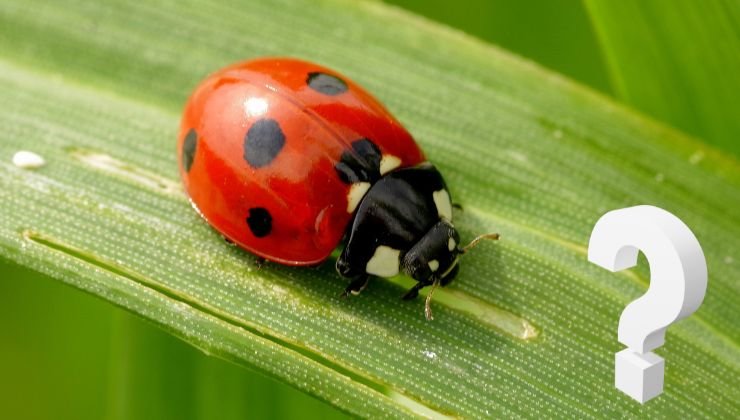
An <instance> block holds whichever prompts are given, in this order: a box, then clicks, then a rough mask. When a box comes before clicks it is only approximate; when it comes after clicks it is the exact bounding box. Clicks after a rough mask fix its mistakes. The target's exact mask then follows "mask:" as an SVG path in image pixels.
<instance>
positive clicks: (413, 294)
mask: <svg viewBox="0 0 740 420" xmlns="http://www.w3.org/2000/svg"><path fill="white" fill-rule="evenodd" d="M426 286H429V285H428V284H426V283H422V282H418V283H416V285H415V286H414V287H412V288H410V289H409V291H408V292H406V294H405V295H403V297H402V298H401V299H403V300H411V299H415V298H416V297H417V296H419V290H421V289H423V288H424V287H426Z"/></svg>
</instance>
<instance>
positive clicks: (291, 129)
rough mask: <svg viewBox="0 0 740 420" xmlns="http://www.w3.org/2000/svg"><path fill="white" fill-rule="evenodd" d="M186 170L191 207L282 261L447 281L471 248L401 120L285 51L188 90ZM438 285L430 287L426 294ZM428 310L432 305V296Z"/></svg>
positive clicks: (421, 282)
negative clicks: (330, 261)
mask: <svg viewBox="0 0 740 420" xmlns="http://www.w3.org/2000/svg"><path fill="white" fill-rule="evenodd" d="M178 155H179V157H180V174H181V176H182V179H183V182H184V184H185V189H186V191H187V193H188V194H189V196H190V199H191V202H192V204H193V206H194V207H195V208H196V210H197V211H198V212H199V213H200V214H201V215H202V216H203V218H205V219H206V220H207V221H208V223H210V224H211V226H213V227H214V228H215V229H216V230H217V231H218V232H220V233H221V234H222V235H224V236H225V237H226V238H227V239H228V240H230V241H232V242H234V243H236V244H237V245H239V246H240V247H242V248H244V249H246V250H248V251H250V252H252V253H254V254H256V255H258V256H260V257H263V258H265V259H267V260H270V261H275V262H278V263H281V264H286V265H295V266H308V265H316V264H318V263H320V262H322V261H324V260H325V259H327V258H328V257H329V255H330V254H331V252H332V251H333V250H334V249H335V248H336V247H337V245H338V244H339V243H340V241H341V240H342V238H343V237H345V234H346V245H345V247H344V250H343V252H342V254H341V256H340V257H339V259H338V260H337V262H336V267H337V271H338V272H339V274H340V275H342V276H344V277H348V278H350V279H352V281H351V283H350V285H349V286H348V287H347V289H346V290H345V292H344V295H345V296H346V295H347V294H349V293H353V294H357V293H359V292H360V291H361V290H362V289H363V288H364V287H365V286H366V285H367V282H368V279H369V276H371V275H375V276H381V277H391V276H394V275H396V274H398V273H399V272H404V273H406V274H407V275H409V276H411V277H412V278H414V279H415V280H416V281H417V282H418V283H417V284H416V286H414V287H413V288H412V289H411V290H409V291H408V293H407V294H406V295H405V296H404V298H405V299H411V298H414V297H416V296H417V295H418V291H419V290H420V289H421V288H423V287H425V286H429V285H433V284H442V285H445V284H447V283H449V282H450V281H451V280H452V279H453V278H454V277H455V275H456V274H457V271H458V256H459V255H460V254H461V253H463V252H464V251H465V249H466V248H467V247H465V248H461V247H460V246H459V243H460V238H459V235H458V233H457V231H456V230H455V228H454V227H453V225H452V205H451V202H450V195H449V193H448V191H447V188H446V187H445V183H444V180H443V179H442V176H441V175H440V174H439V172H438V171H437V169H435V167H434V166H432V165H431V164H430V163H428V162H426V160H425V157H424V154H423V152H422V151H421V149H420V148H419V146H418V145H417V144H416V143H415V142H414V139H413V138H412V137H411V135H410V134H409V133H408V132H407V131H406V130H405V129H404V128H403V127H402V126H401V124H400V123H399V122H398V121H397V120H396V119H395V118H394V117H393V116H392V115H391V114H390V113H389V112H388V111H387V110H386V109H385V108H384V107H383V105H381V104H380V103H379V102H378V101H377V100H376V99H375V98H373V97H372V96H371V95H370V94H369V93H367V92H366V91H365V90H363V89H362V88H361V87H360V86H358V85H357V84H355V83H353V82H352V81H350V80H349V79H347V78H346V77H344V76H341V75H340V74H338V73H337V72H335V71H332V70H330V69H327V68H325V67H321V66H319V65H316V64H313V63H309V62H306V61H300V60H296V59H288V58H264V59H256V60H251V61H244V62H241V63H237V64H234V65H232V66H230V67H227V68H225V69H223V70H221V71H219V72H217V73H215V74H213V75H211V76H210V77H208V78H207V79H206V80H204V81H203V82H202V83H201V84H200V85H199V86H198V87H197V88H196V90H195V92H194V93H193V94H192V96H191V97H190V99H189V100H188V102H187V104H186V106H185V111H184V115H183V118H182V123H181V127H180V137H179V142H178ZM430 295H431V294H430ZM427 316H428V317H430V316H431V315H430V313H429V311H428V303H427Z"/></svg>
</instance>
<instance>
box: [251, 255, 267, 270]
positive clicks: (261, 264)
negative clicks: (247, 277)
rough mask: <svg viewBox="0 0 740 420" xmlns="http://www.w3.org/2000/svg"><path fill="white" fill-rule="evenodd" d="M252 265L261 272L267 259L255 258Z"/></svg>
mask: <svg viewBox="0 0 740 420" xmlns="http://www.w3.org/2000/svg"><path fill="white" fill-rule="evenodd" d="M254 265H255V266H257V270H262V267H264V266H265V265H267V259H265V258H262V257H257V258H255V259H254Z"/></svg>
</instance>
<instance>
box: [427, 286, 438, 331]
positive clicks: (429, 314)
mask: <svg viewBox="0 0 740 420" xmlns="http://www.w3.org/2000/svg"><path fill="white" fill-rule="evenodd" d="M438 286H439V279H438V278H437V279H434V283H432V290H430V291H429V294H428V295H427V298H426V300H425V301H424V316H425V317H426V319H427V321H431V320H433V319H434V317H433V316H432V306H431V303H432V295H434V291H435V290H437V287H438Z"/></svg>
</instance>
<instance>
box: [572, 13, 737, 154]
mask: <svg viewBox="0 0 740 420" xmlns="http://www.w3.org/2000/svg"><path fill="white" fill-rule="evenodd" d="M586 5H587V6H588V7H587V8H588V10H589V12H590V14H591V17H592V20H593V22H594V26H595V29H596V32H597V34H598V36H599V39H600V41H601V44H602V46H603V50H604V53H605V56H606V60H607V63H608V67H609V71H610V74H611V78H612V84H613V86H614V90H615V91H616V94H617V96H618V97H619V98H620V99H622V100H624V101H625V102H626V103H628V104H630V105H633V106H635V107H636V108H638V109H640V110H642V111H645V112H646V113H648V114H650V115H653V116H655V117H657V118H658V119H661V120H663V121H666V122H668V123H669V124H671V125H673V126H675V127H678V128H680V129H682V130H685V131H686V132H688V133H691V134H694V135H697V136H699V137H702V138H704V139H705V140H707V141H708V142H710V143H712V144H715V145H717V146H720V147H722V148H723V149H725V150H729V151H733V152H735V154H736V156H740V148H738V138H740V118H738V110H740V95H738V92H740V76H739V75H738V72H739V71H740V26H738V22H740V3H738V2H737V1H725V0H716V1H691V0H676V1H640V0H626V1H619V2H616V1H611V2H610V1H594V0H588V1H586Z"/></svg>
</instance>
